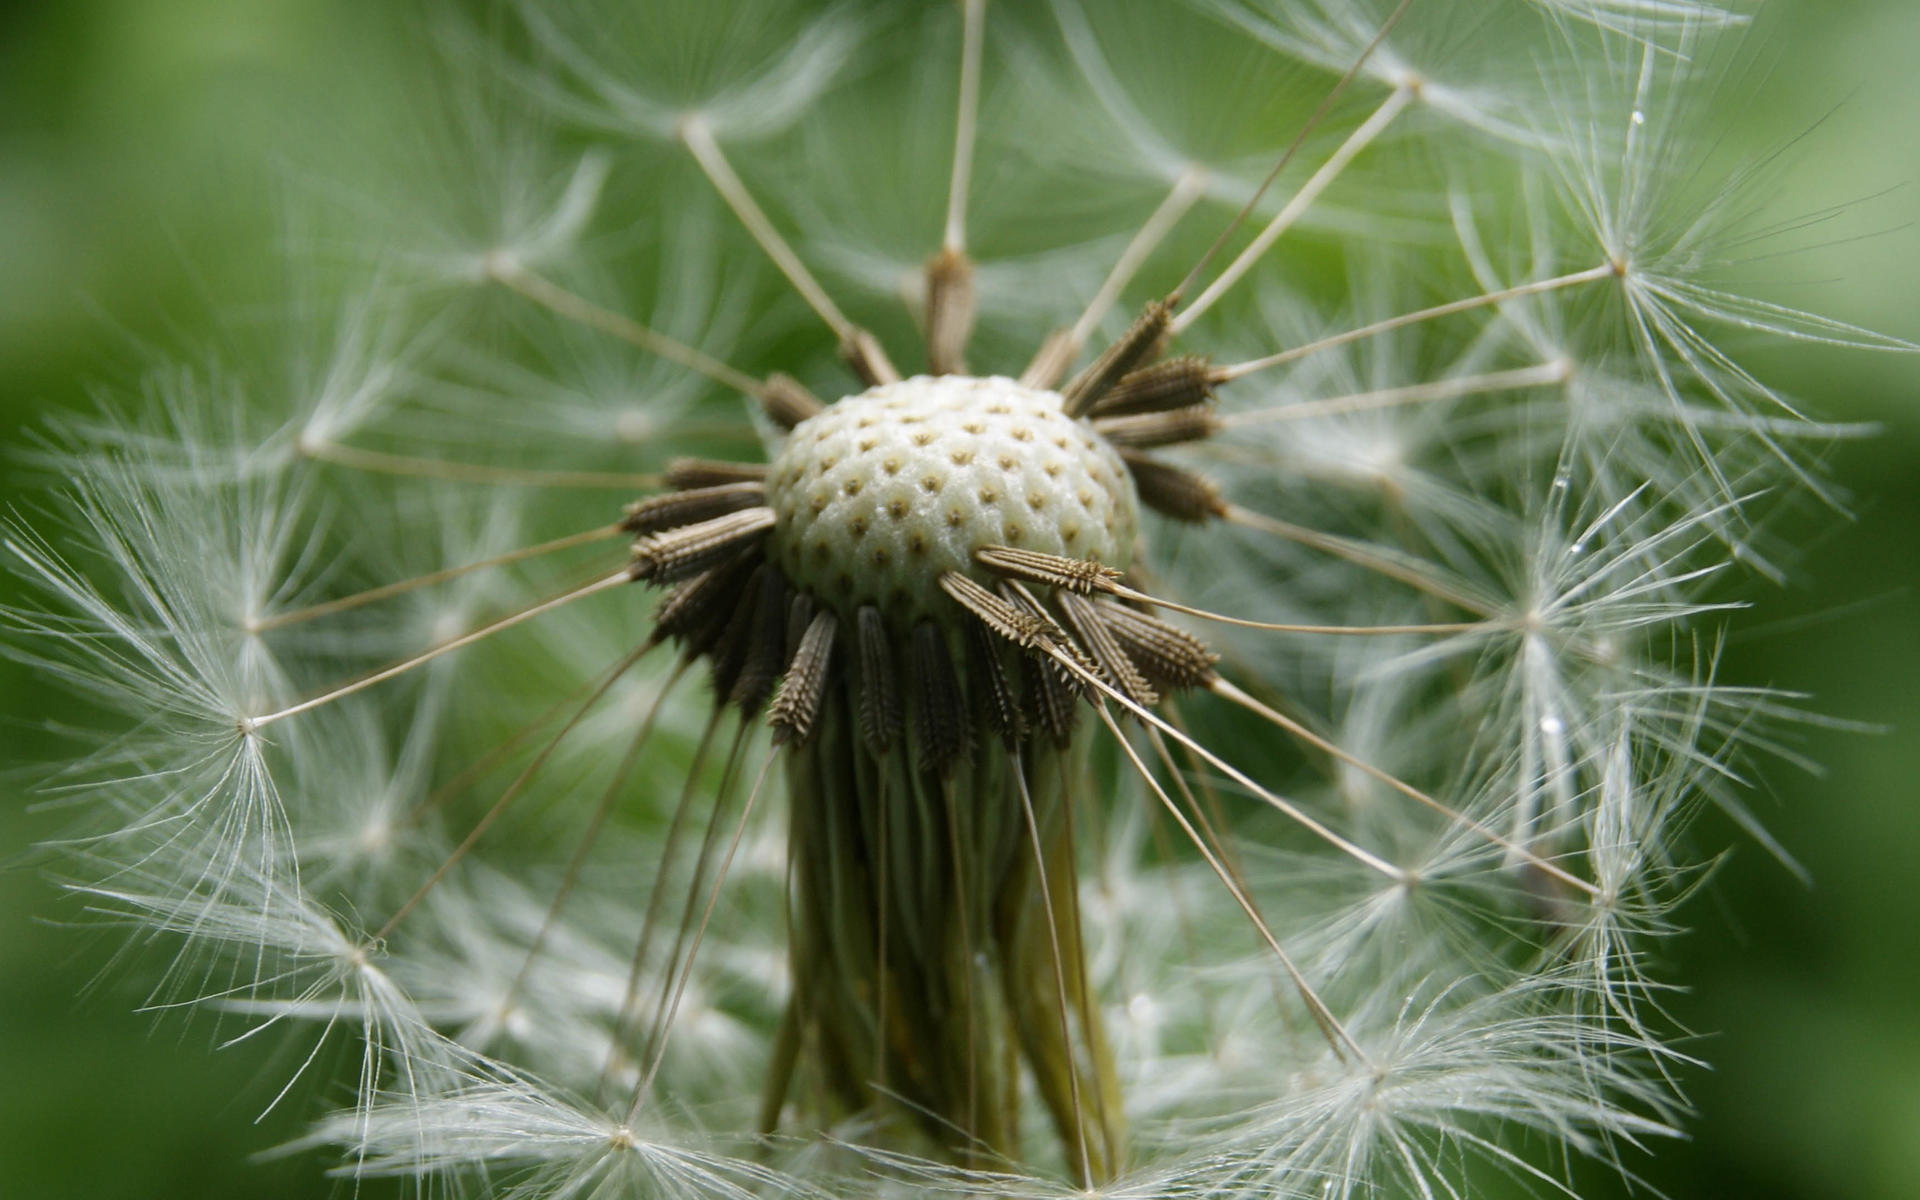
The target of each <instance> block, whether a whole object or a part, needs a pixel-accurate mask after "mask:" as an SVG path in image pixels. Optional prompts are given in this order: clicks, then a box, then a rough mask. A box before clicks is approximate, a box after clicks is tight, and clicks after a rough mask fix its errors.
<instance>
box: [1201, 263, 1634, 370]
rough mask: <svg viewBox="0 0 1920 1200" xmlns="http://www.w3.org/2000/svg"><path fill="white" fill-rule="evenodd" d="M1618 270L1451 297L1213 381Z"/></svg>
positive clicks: (1237, 366) (1244, 365)
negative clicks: (1462, 297) (1441, 302)
mask: <svg viewBox="0 0 1920 1200" xmlns="http://www.w3.org/2000/svg"><path fill="white" fill-rule="evenodd" d="M1621 271H1622V268H1621V267H1620V266H1618V265H1617V264H1615V263H1611V262H1605V263H1601V264H1600V265H1599V266H1597V267H1589V268H1588V269H1587V270H1584V271H1575V272H1573V273H1572V274H1570V275H1557V276H1555V277H1554V278H1552V279H1539V280H1535V281H1534V282H1532V283H1522V284H1517V285H1515V286H1514V287H1510V288H1505V289H1502V290H1501V291H1497V292H1484V293H1482V294H1480V295H1478V296H1468V297H1467V298H1466V299H1464V300H1454V301H1450V302H1449V303H1446V304H1436V305H1434V306H1433V307H1432V308H1423V309H1420V310H1419V311H1417V312H1410V313H1402V314H1401V315H1400V316H1397V317H1388V318H1387V319H1386V320H1384V321H1375V322H1374V323H1373V324H1371V325H1362V326H1360V327H1359V328H1358V329H1349V330H1347V331H1346V332H1345V333H1336V334H1334V335H1332V336H1330V337H1324V338H1320V339H1319V340H1317V341H1312V342H1307V343H1305V344H1303V345H1299V346H1294V347H1292V348H1290V349H1287V350H1282V351H1280V352H1278V353H1276V354H1269V355H1267V356H1266V357H1265V358H1255V359H1249V360H1247V361H1246V362H1241V363H1234V364H1232V365H1231V366H1225V367H1218V368H1215V371H1214V381H1215V382H1216V383H1229V382H1232V381H1233V380H1235V379H1241V378H1244V377H1246V376H1248V375H1251V374H1253V373H1254V372H1256V371H1264V370H1266V369H1267V368H1268V367H1277V366H1280V365H1282V364H1284V363H1290V362H1292V361H1294V360H1295V359H1299V358H1305V357H1306V356H1307V355H1309V354H1315V353H1318V352H1319V351H1321V350H1331V349H1333V348H1334V347H1335V346H1344V345H1346V344H1347V343H1349V342H1357V341H1360V340H1361V339H1363V338H1370V337H1373V336H1374V335H1376V334H1381V333H1388V332H1391V331H1392V330H1395V329H1400V328H1403V327H1405V326H1408V325H1416V324H1419V323H1420V322H1422V321H1432V320H1435V319H1437V318H1439V317H1448V316H1452V315H1453V314H1455V313H1463V312H1469V311H1471V310H1473V309H1476V308H1485V307H1486V306H1487V305H1490V304H1502V303H1505V302H1506V301H1508V300H1517V299H1519V298H1521V297H1522V296H1538V295H1542V294H1544V293H1546V292H1554V291H1559V290H1560V289H1562V288H1570V287H1578V286H1580V285H1581V284H1583V283H1595V282H1597V281H1599V280H1602V279H1617V278H1619V277H1620V275H1621Z"/></svg>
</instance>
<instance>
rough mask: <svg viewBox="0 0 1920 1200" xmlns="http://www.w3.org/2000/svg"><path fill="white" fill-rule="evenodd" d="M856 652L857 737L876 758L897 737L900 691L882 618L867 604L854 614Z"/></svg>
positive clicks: (899, 718) (884, 751)
mask: <svg viewBox="0 0 1920 1200" xmlns="http://www.w3.org/2000/svg"><path fill="white" fill-rule="evenodd" d="M854 635H855V643H856V649H857V653H856V654H855V655H854V662H855V664H856V670H857V671H858V672H859V677H858V679H857V680H856V683H857V686H858V697H859V700H858V703H859V720H860V736H861V737H862V738H863V739H865V741H866V743H867V749H868V750H869V751H870V752H871V753H873V754H874V755H875V756H876V757H877V756H879V755H883V754H885V753H887V751H889V750H891V749H892V748H893V744H894V743H895V742H896V741H898V740H899V738H900V725H901V713H900V691H899V685H898V684H897V682H896V681H895V679H894V677H893V676H894V672H893V643H892V640H891V639H890V638H889V637H888V635H887V624H886V619H885V618H884V617H882V616H881V615H880V610H879V609H877V608H875V607H874V606H873V605H871V604H863V605H861V606H860V610H859V612H858V613H856V614H855V616H854Z"/></svg>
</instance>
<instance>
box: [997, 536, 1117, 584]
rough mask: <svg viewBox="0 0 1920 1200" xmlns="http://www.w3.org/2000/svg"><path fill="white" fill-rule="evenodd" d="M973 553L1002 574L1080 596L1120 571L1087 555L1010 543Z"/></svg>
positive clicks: (1106, 581) (1005, 576)
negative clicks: (1045, 551)
mask: <svg viewBox="0 0 1920 1200" xmlns="http://www.w3.org/2000/svg"><path fill="white" fill-rule="evenodd" d="M974 557H975V558H976V559H978V560H979V562H980V565H981V566H983V567H986V568H987V569H988V570H990V571H992V572H993V573H994V574H996V575H1000V576H1002V577H1004V578H1007V579H1020V580H1025V581H1026V582H1028V583H1038V584H1042V585H1044V586H1046V587H1055V588H1065V589H1066V590H1067V591H1070V592H1077V593H1079V594H1080V595H1082V596H1085V595H1090V594H1091V593H1093V592H1097V591H1104V590H1105V589H1106V587H1107V585H1108V584H1109V583H1111V582H1112V581H1114V580H1116V579H1118V578H1120V574H1121V573H1120V572H1119V571H1116V570H1114V569H1113V568H1112V567H1109V566H1107V565H1106V564H1105V563H1102V562H1098V561H1096V560H1094V559H1091V558H1062V557H1060V556H1059V555H1057V554H1042V553H1040V552H1039V551H1037V550H1020V549H1016V548H1015V547H1012V546H987V547H985V548H983V549H981V550H979V551H976V552H975V554H974Z"/></svg>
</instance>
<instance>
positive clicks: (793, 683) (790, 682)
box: [767, 608, 837, 742]
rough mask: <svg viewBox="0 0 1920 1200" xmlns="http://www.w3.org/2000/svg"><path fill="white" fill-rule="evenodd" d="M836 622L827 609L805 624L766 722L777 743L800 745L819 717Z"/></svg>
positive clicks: (825, 689) (830, 665) (825, 691)
mask: <svg viewBox="0 0 1920 1200" xmlns="http://www.w3.org/2000/svg"><path fill="white" fill-rule="evenodd" d="M836 625H837V622H836V621H835V620H834V616H833V611H832V610H831V609H825V608H823V609H821V610H820V611H819V612H816V613H815V614H813V620H812V621H810V622H808V623H807V631H806V633H804V634H802V635H801V638H800V648H799V649H798V650H796V651H794V655H793V661H792V662H790V663H788V664H787V673H786V675H785V677H783V678H782V679H781V680H780V694H779V695H777V696H775V697H774V698H773V707H772V709H771V710H770V711H769V712H768V714H767V721H768V723H769V724H771V725H772V726H773V728H774V740H775V741H778V742H788V741H793V742H804V741H806V740H807V735H808V734H810V733H812V732H813V724H814V722H815V721H816V720H818V719H819V717H820V702H821V700H822V699H823V698H824V697H825V696H826V694H827V674H828V672H829V671H830V670H831V668H832V666H833V635H834V629H835V626H836Z"/></svg>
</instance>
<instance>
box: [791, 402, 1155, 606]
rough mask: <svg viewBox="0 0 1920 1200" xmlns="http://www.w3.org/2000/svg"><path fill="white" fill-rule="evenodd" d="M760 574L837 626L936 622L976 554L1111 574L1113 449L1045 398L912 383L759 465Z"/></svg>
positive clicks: (1120, 485)
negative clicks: (833, 615) (832, 612)
mask: <svg viewBox="0 0 1920 1200" xmlns="http://www.w3.org/2000/svg"><path fill="white" fill-rule="evenodd" d="M767 495H768V503H769V504H770V505H771V506H772V508H773V511H774V515H775V525H774V532H773V538H772V542H771V548H772V551H773V555H774V558H775V561H777V562H778V563H779V564H780V566H781V569H782V570H784V571H786V573H787V576H788V578H789V579H791V580H792V581H793V582H794V583H795V584H796V585H797V586H799V587H801V588H804V589H806V590H807V591H809V592H811V593H812V594H813V595H814V597H815V598H816V599H818V600H819V601H821V602H823V603H825V604H828V605H831V606H832V607H834V608H835V609H837V610H839V611H840V612H842V613H851V612H852V611H853V610H854V609H855V608H857V607H858V606H860V605H862V604H876V605H879V606H880V607H881V608H882V609H883V610H884V611H885V612H886V613H887V614H888V615H889V616H890V617H893V618H896V619H899V620H911V619H914V618H917V617H920V616H925V615H929V614H932V613H935V612H939V611H944V610H943V608H942V605H943V604H944V603H945V597H944V594H943V593H942V592H941V591H940V587H939V582H938V580H939V577H940V575H941V573H942V572H944V571H950V570H953V571H961V572H963V573H965V574H967V575H970V576H972V577H973V578H975V579H978V580H981V581H982V582H985V581H986V579H987V576H986V573H985V572H984V570H983V569H982V568H981V567H980V566H979V565H978V564H977V563H976V562H975V561H974V557H973V556H974V551H976V550H978V549H980V548H981V547H983V546H1018V547H1020V548H1021V549H1024V550H1037V551H1041V552H1043V553H1047V554H1058V555H1061V556H1063V557H1067V558H1092V559H1098V560H1099V561H1100V562H1103V563H1106V564H1107V565H1108V566H1111V567H1115V568H1119V569H1124V568H1125V567H1126V566H1127V564H1128V562H1129V561H1130V559H1131V557H1132V552H1133V542H1134V536H1135V530H1136V528H1137V526H1138V522H1139V504H1138V501H1137V500H1136V499H1135V496H1134V491H1133V480H1132V478H1131V476H1129V475H1128V473H1127V470H1126V467H1125V465H1124V464H1123V463H1122V462H1121V461H1120V458H1119V456H1118V455H1117V454H1115V453H1114V452H1113V449H1112V448H1111V447H1110V446H1108V445H1107V444H1106V443H1105V442H1104V441H1103V440H1102V439H1101V438H1100V436H1099V435H1098V434H1096V433H1094V431H1093V430H1092V428H1091V427H1089V426H1088V425H1087V423H1086V422H1085V421H1079V420H1075V419H1074V418H1072V417H1069V416H1067V415H1066V414H1065V413H1064V412H1062V411H1061V399H1060V396H1059V395H1058V394H1057V393H1054V392H1048V391H1041V390H1039V389H1037V388H1030V387H1025V386H1023V385H1021V384H1019V383H1017V382H1015V381H1014V380H1011V379H1004V378H1000V377H997V376H996V377H992V378H975V377H972V376H963V375H939V376H930V375H919V376H915V377H914V378H912V379H905V380H902V381H900V382H899V383H891V384H885V385H883V386H880V387H876V388H873V389H871V390H870V391H866V392H863V393H861V394H860V395H857V396H849V397H847V398H846V399H844V400H841V401H840V402H839V403H837V404H835V405H833V406H832V407H831V408H829V409H827V410H826V411H825V412H823V413H820V414H819V415H818V416H815V417H812V418H809V419H808V420H806V421H803V422H801V423H800V424H799V425H798V426H796V427H795V428H794V430H793V433H792V435H791V436H790V437H789V438H788V439H787V444H786V445H785V446H784V447H783V448H782V449H781V450H780V452H779V454H777V455H776V456H775V457H774V459H773V462H772V463H771V464H770V467H769V471H768V476H767Z"/></svg>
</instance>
